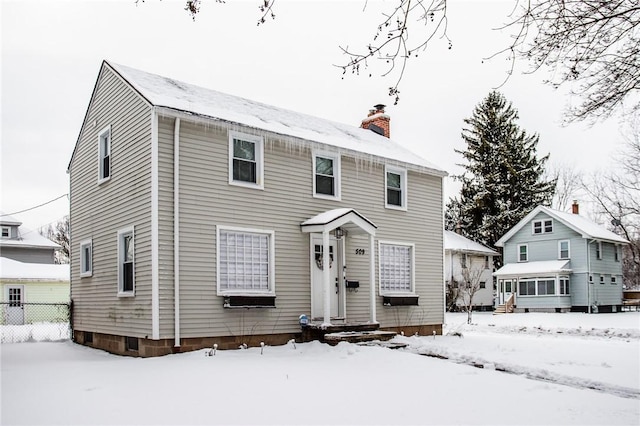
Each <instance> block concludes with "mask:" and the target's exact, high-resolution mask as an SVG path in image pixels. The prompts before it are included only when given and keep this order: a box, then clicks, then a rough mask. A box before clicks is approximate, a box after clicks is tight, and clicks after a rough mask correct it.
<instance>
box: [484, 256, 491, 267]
mask: <svg viewBox="0 0 640 426" xmlns="http://www.w3.org/2000/svg"><path fill="white" fill-rule="evenodd" d="M489 262H490V258H489V256H485V257H484V269H489Z"/></svg>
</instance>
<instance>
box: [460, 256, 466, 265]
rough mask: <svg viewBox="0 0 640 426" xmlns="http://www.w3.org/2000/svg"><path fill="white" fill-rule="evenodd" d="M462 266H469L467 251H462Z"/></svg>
mask: <svg viewBox="0 0 640 426" xmlns="http://www.w3.org/2000/svg"><path fill="white" fill-rule="evenodd" d="M460 267H461V268H466V267H467V253H460Z"/></svg>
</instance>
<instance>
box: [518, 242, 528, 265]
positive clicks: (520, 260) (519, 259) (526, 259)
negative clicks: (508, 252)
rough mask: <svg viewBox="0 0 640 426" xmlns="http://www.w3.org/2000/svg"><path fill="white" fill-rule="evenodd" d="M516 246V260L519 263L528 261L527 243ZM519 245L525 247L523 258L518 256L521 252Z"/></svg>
mask: <svg viewBox="0 0 640 426" xmlns="http://www.w3.org/2000/svg"><path fill="white" fill-rule="evenodd" d="M517 247H518V251H517V253H516V255H517V256H518V257H517V259H518V262H519V263H523V262H528V261H529V244H518V246H517ZM520 247H524V248H525V251H524V255H525V259H524V260H522V259H521V258H520V254H521V253H520Z"/></svg>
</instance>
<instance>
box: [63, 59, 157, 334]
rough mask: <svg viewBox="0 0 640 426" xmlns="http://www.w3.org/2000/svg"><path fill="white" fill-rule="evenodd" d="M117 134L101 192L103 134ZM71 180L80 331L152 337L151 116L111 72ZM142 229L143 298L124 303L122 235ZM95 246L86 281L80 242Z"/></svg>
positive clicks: (103, 77) (91, 111) (90, 115)
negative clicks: (107, 131)
mask: <svg viewBox="0 0 640 426" xmlns="http://www.w3.org/2000/svg"><path fill="white" fill-rule="evenodd" d="M109 125H110V126H111V178H110V180H108V181H106V182H103V183H101V184H98V134H99V132H101V131H102V130H103V129H104V128H105V127H106V126H109ZM69 174H70V195H71V207H70V226H71V231H72V232H71V241H70V248H71V297H72V300H73V302H74V312H73V315H74V316H73V318H74V324H73V325H74V328H75V329H76V330H89V331H95V332H101V333H110V334H119V335H129V336H134V337H135V336H140V337H144V336H148V335H151V223H150V210H151V191H150V185H151V108H150V107H149V105H148V104H147V103H146V102H145V101H144V100H143V99H142V98H141V97H140V96H139V95H137V94H136V93H135V92H134V91H132V90H131V89H130V87H129V86H128V85H126V84H125V83H124V82H123V81H122V80H121V79H120V78H119V77H118V76H117V75H116V74H115V73H114V72H113V71H111V69H110V68H109V67H108V66H106V65H103V67H102V69H101V72H100V74H99V76H98V81H97V83H96V87H95V91H94V96H93V97H92V100H91V103H90V105H89V108H88V110H87V115H86V117H85V121H84V123H83V126H82V129H81V131H80V136H79V139H78V143H77V145H76V149H75V151H74V155H73V158H72V160H71V163H70V165H69ZM129 226H133V227H134V228H135V297H127V298H119V297H118V296H117V292H118V279H117V273H118V272H117V271H118V267H117V265H118V261H117V253H118V247H117V246H118V230H120V229H123V228H125V227H129ZM85 239H91V240H92V244H93V274H92V276H91V277H84V278H80V252H79V244H80V241H82V240H85Z"/></svg>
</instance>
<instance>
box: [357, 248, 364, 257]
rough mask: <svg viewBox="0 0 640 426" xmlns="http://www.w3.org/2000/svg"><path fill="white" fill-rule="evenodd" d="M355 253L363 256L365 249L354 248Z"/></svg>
mask: <svg viewBox="0 0 640 426" xmlns="http://www.w3.org/2000/svg"><path fill="white" fill-rule="evenodd" d="M356 254H357V255H358V256H364V254H365V250H364V249H356Z"/></svg>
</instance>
